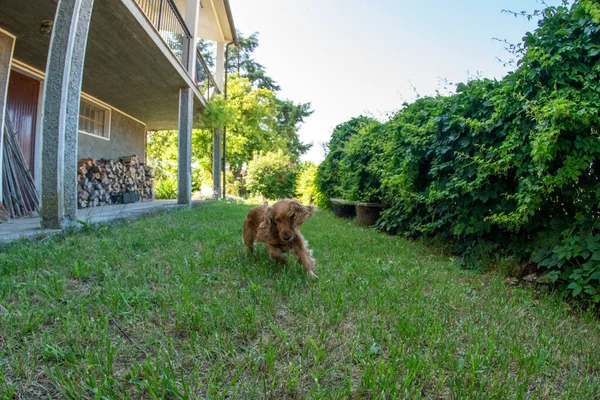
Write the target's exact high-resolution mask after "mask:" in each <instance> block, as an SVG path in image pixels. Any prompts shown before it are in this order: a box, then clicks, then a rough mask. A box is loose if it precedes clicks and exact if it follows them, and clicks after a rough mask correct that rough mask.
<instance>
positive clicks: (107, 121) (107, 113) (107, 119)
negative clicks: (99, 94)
mask: <svg viewBox="0 0 600 400" xmlns="http://www.w3.org/2000/svg"><path fill="white" fill-rule="evenodd" d="M82 103H87V104H88V105H90V106H92V107H95V108H97V109H100V110H102V111H104V129H105V134H106V136H100V135H97V134H95V133H92V132H88V131H84V130H81V129H79V121H80V119H81V117H82V114H81V112H82V107H81V106H82ZM111 113H112V109H111V108H110V106H108V104H104V103H102V102H101V101H99V100H97V99H94V98H93V97H91V96H87V95H84V94H83V93H81V98H80V100H79V112H78V113H77V132H79V133H83V134H84V135H88V136H92V137H94V138H97V139H103V140H108V141H110V131H111V129H110V125H111V117H112V115H111ZM85 118H87V117H85Z"/></svg>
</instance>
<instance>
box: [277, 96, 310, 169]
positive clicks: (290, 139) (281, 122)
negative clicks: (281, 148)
mask: <svg viewBox="0 0 600 400" xmlns="http://www.w3.org/2000/svg"><path fill="white" fill-rule="evenodd" d="M275 101H276V103H277V128H276V129H277V132H278V134H279V135H281V136H283V137H284V138H285V139H286V140H287V150H288V151H289V153H290V154H291V156H292V158H293V159H294V161H295V162H300V156H301V155H302V154H305V153H306V152H307V151H308V150H310V148H311V147H312V143H302V142H301V141H300V138H299V137H298V130H299V129H300V124H302V123H303V122H304V119H305V118H307V117H309V116H310V115H311V114H312V113H313V110H311V109H310V103H298V104H295V103H294V102H293V101H291V100H280V99H277V98H276V99H275Z"/></svg>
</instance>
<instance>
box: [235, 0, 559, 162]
mask: <svg viewBox="0 0 600 400" xmlns="http://www.w3.org/2000/svg"><path fill="white" fill-rule="evenodd" d="M547 3H548V4H550V5H557V4H559V3H560V0H548V1H547ZM230 4H231V8H232V13H233V18H234V21H235V24H236V28H237V29H238V30H239V31H241V32H242V33H243V34H244V35H249V34H251V33H252V32H258V33H259V47H258V49H257V50H256V52H255V57H256V59H257V61H258V62H260V63H261V64H263V65H264V66H265V67H266V69H267V74H268V75H269V76H271V77H273V79H275V80H276V81H277V83H278V84H279V85H280V86H281V89H282V90H281V92H280V93H279V97H282V98H288V99H290V100H293V101H295V102H311V103H312V108H313V109H314V113H313V114H312V115H311V116H310V117H309V118H308V119H307V121H306V122H305V123H304V125H303V126H302V128H301V130H300V137H301V140H302V141H303V142H312V143H314V144H313V148H312V149H311V151H310V152H309V153H308V154H306V155H305V156H304V157H303V160H310V161H314V162H320V161H322V159H323V157H324V155H323V150H322V143H325V142H327V141H328V140H329V137H330V135H331V132H332V130H333V128H335V126H336V125H337V124H339V123H341V122H344V121H346V120H348V119H350V118H352V117H354V116H358V115H360V114H368V115H372V116H374V117H376V118H379V119H386V115H388V113H389V112H391V111H394V110H396V109H398V108H399V107H400V106H401V104H402V103H403V102H404V101H412V100H414V99H415V89H416V90H417V92H418V93H419V94H420V95H428V94H433V93H435V90H436V89H443V85H441V84H440V82H441V81H443V80H444V79H446V80H447V81H449V82H453V83H458V82H462V81H466V80H467V78H468V77H469V76H471V77H472V76H475V75H480V76H483V77H489V78H493V77H495V78H501V77H502V76H504V75H505V74H506V72H507V71H508V70H507V68H505V67H504V66H503V64H502V63H501V62H500V61H498V60H497V58H500V59H502V60H508V59H510V57H511V56H510V54H509V53H508V52H506V51H505V50H504V47H505V46H504V44H502V43H500V42H498V41H494V40H493V38H501V39H505V40H507V41H509V42H511V43H517V42H519V41H520V40H521V38H522V37H523V36H524V34H525V32H527V31H528V30H532V29H535V26H536V21H527V20H526V19H524V18H520V17H519V18H515V17H513V16H511V15H508V14H506V13H502V10H504V9H508V10H511V11H522V10H525V11H533V10H536V9H540V8H542V5H541V4H540V2H539V1H538V0H454V1H448V0H423V1H414V0H371V1H368V0H345V1H342V0H302V1H300V0H254V1H249V0H230ZM452 89H453V88H452Z"/></svg>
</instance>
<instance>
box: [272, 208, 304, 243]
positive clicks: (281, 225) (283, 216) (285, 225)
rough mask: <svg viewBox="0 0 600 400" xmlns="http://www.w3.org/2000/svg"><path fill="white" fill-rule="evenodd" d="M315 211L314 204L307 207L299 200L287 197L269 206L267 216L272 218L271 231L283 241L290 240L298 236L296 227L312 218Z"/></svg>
mask: <svg viewBox="0 0 600 400" xmlns="http://www.w3.org/2000/svg"><path fill="white" fill-rule="evenodd" d="M313 211H314V207H313V206H308V207H306V206H304V205H303V204H302V203H300V202H299V201H296V200H289V199H285V200H281V201H278V202H277V203H275V204H274V205H273V206H272V207H269V208H268V210H267V218H270V220H271V231H272V232H273V233H277V234H278V236H279V238H280V239H281V240H282V241H284V242H290V241H292V240H294V238H295V237H296V235H295V228H296V227H298V226H300V225H302V223H303V222H304V221H305V220H307V219H308V218H310V216H311V215H312V213H313ZM275 231H276V232H275Z"/></svg>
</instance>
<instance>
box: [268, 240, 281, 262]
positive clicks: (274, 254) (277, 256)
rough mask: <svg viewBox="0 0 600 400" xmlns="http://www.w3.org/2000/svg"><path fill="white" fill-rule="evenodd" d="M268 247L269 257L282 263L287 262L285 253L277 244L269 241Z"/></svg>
mask: <svg viewBox="0 0 600 400" xmlns="http://www.w3.org/2000/svg"><path fill="white" fill-rule="evenodd" d="M267 247H268V248H269V257H271V260H275V261H277V262H279V263H281V264H285V254H283V252H282V251H281V249H279V248H278V247H276V246H273V245H272V244H271V243H267Z"/></svg>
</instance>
